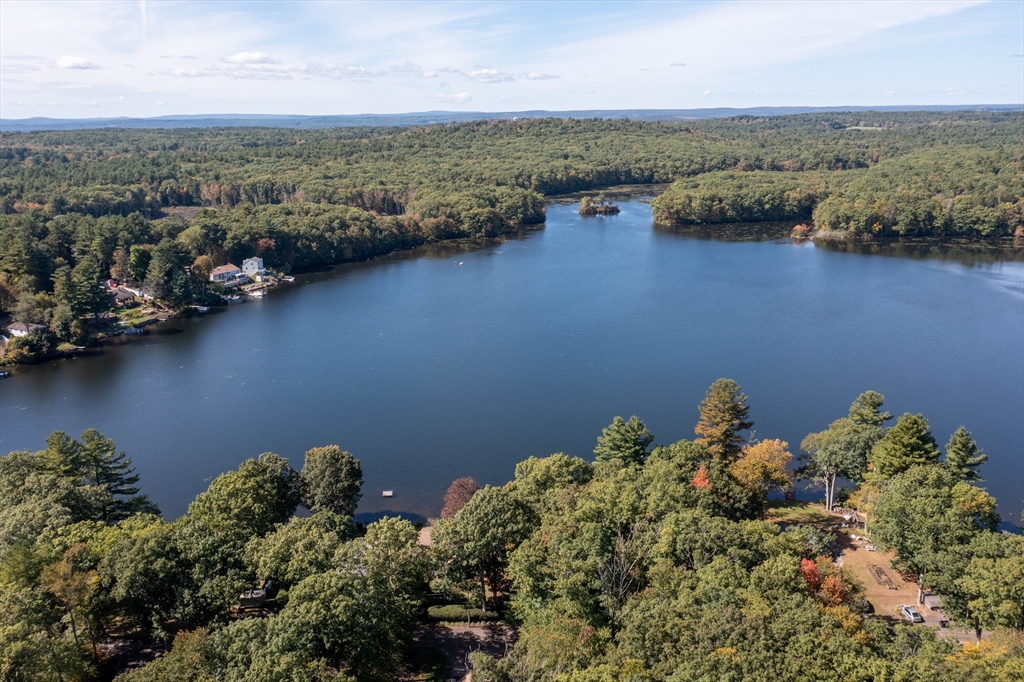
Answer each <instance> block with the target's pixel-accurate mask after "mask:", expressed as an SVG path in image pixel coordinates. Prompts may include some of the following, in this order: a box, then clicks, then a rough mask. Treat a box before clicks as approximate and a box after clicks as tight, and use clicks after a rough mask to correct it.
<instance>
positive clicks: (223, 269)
mask: <svg viewBox="0 0 1024 682" xmlns="http://www.w3.org/2000/svg"><path fill="white" fill-rule="evenodd" d="M240 277H242V271H241V270H239V269H238V266H237V265H232V264H231V263H228V264H227V265H220V266H218V267H215V268H214V269H213V270H211V271H210V281H211V282H217V283H218V284H223V285H224V286H233V285H235V284H238V279H239V278H240Z"/></svg>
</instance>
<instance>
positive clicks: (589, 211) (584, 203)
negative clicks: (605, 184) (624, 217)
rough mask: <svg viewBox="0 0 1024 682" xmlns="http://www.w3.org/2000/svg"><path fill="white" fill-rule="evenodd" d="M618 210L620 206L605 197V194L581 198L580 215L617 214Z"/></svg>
mask: <svg viewBox="0 0 1024 682" xmlns="http://www.w3.org/2000/svg"><path fill="white" fill-rule="evenodd" d="M618 212H619V207H618V206H616V205H615V204H613V203H611V202H610V201H608V200H607V199H605V198H604V195H603V194H598V195H597V196H596V197H583V198H582V199H580V215H615V214H617V213H618Z"/></svg>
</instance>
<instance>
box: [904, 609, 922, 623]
mask: <svg viewBox="0 0 1024 682" xmlns="http://www.w3.org/2000/svg"><path fill="white" fill-rule="evenodd" d="M900 615H901V616H903V617H904V618H906V619H907V620H909V621H910V622H911V623H923V622H924V618H923V617H922V616H921V614H920V613H918V612H917V609H915V608H914V607H913V606H905V605H904V606H901V607H900Z"/></svg>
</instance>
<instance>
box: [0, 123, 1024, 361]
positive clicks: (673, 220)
mask: <svg viewBox="0 0 1024 682" xmlns="http://www.w3.org/2000/svg"><path fill="white" fill-rule="evenodd" d="M1022 130H1024V114H1021V113H1017V112H1004V113H985V112H951V113H950V112H947V113H940V112H916V113H906V112H905V113H899V112H884V113H881V112H874V113H873V112H857V113H850V114H813V115H798V116H787V117H765V118H757V117H749V116H748V117H738V118H734V119H721V120H703V121H692V122H680V123H653V122H638V121H629V120H598V119H595V120H560V119H533V120H523V121H476V122H470V123H461V124H452V125H435V126H426V127H420V128H338V129H324V130H302V131H296V130H284V129H271V128H244V129H239V128H217V129H176V130H81V131H67V132H34V133H5V134H3V135H2V136H0V314H3V313H11V314H12V317H13V319H14V321H16V322H24V323H31V324H38V325H43V326H45V327H47V328H49V329H50V330H51V332H49V333H42V334H38V335H34V336H33V338H31V339H27V340H18V343H17V344H15V346H16V347H15V348H10V349H8V351H12V350H13V351H14V356H13V357H17V358H23V359H27V360H31V359H32V358H35V357H42V356H45V355H46V354H47V353H48V352H50V351H51V350H52V349H53V348H56V347H57V346H58V344H60V343H61V342H64V343H70V344H74V345H77V344H81V343H86V342H87V341H88V340H89V337H90V328H89V326H88V324H87V323H88V321H89V318H92V319H93V320H94V321H95V318H96V317H97V316H99V315H102V314H104V312H105V311H106V309H108V308H109V307H110V296H109V294H110V292H109V291H107V290H105V289H104V288H103V284H102V283H103V282H104V281H105V280H106V279H108V278H113V279H114V280H117V281H118V282H122V283H126V284H128V285H130V286H134V287H136V288H140V287H145V289H146V291H147V292H148V293H149V295H152V296H154V297H155V298H156V299H157V301H159V302H160V303H162V304H163V305H165V306H167V307H168V308H173V309H179V310H180V309H183V308H185V307H186V306H187V305H189V304H194V303H204V304H205V303H209V302H210V301H211V300H219V299H217V297H216V296H215V294H217V293H222V292H219V291H218V290H217V289H216V287H211V286H210V282H209V272H210V271H211V269H212V268H215V267H217V266H220V265H223V264H225V263H234V264H238V263H240V262H241V261H242V260H243V259H245V258H248V257H251V256H254V255H255V256H259V257H261V258H262V259H263V260H264V263H265V264H266V266H267V267H268V268H271V269H272V270H274V271H275V272H280V273H289V272H296V271H308V270H312V269H317V268H323V267H327V266H330V265H333V264H336V263H341V262H346V261H358V260H365V259H368V258H372V257H374V256H379V255H383V254H387V253H390V252H392V251H395V250H401V249H408V248H412V247H415V246H418V245H421V244H425V243H430V242H434V241H438V240H445V239H454V238H489V237H498V236H501V235H504V234H509V233H512V232H515V231H519V230H522V229H524V228H528V227H530V226H534V225H539V224H541V223H543V221H544V198H545V197H546V196H551V195H556V194H562V193H571V192H580V191H589V190H595V189H600V188H605V187H610V186H616V185H635V184H648V183H672V184H671V186H670V187H669V188H668V190H667V191H665V192H664V194H662V195H661V196H659V197H658V198H657V199H656V200H655V201H654V203H653V212H654V217H655V220H656V221H657V222H659V223H663V224H669V225H687V224H697V223H711V224H718V223H729V222H738V221H761V220H793V221H805V222H813V225H814V226H815V227H816V228H819V229H820V230H822V231H824V233H830V234H832V235H836V234H839V235H851V236H855V237H891V236H903V235H909V236H921V235H939V236H958V237H968V238H985V237H1007V236H1012V235H1015V234H1017V235H1024V171H1022V168H1021V160H1022V153H1024V145H1022V143H1021V139H1022V136H1021V133H1022ZM607 210H612V209H607ZM8 357H12V356H10V355H9V356H8Z"/></svg>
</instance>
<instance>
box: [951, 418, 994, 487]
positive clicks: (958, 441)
mask: <svg viewBox="0 0 1024 682" xmlns="http://www.w3.org/2000/svg"><path fill="white" fill-rule="evenodd" d="M987 461H988V455H986V454H985V453H984V452H982V451H981V448H979V447H978V443H977V442H976V441H975V440H974V438H972V437H971V432H970V431H968V430H967V429H965V428H964V427H962V426H961V427H960V428H959V429H957V430H956V431H954V432H953V435H952V436H950V437H949V442H948V443H946V461H945V465H946V468H947V469H949V471H950V473H952V474H953V475H954V476H956V477H957V478H958V479H959V480H961V481H968V482H970V481H980V480H981V476H979V475H978V471H977V469H978V467H980V466H981V465H982V464H984V463H985V462H987Z"/></svg>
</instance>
